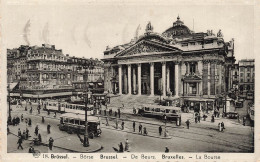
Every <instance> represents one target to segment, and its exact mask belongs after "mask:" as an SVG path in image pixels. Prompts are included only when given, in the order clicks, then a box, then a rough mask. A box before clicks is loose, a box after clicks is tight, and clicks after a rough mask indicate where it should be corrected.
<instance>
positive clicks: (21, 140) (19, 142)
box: [17, 136, 23, 150]
mask: <svg viewBox="0 0 260 162" xmlns="http://www.w3.org/2000/svg"><path fill="white" fill-rule="evenodd" d="M22 143H23V139H22V137H21V136H19V139H18V142H17V144H18V147H17V149H19V148H20V147H21V149H22V150H23V146H22Z"/></svg>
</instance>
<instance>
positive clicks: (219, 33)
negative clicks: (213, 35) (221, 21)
mask: <svg viewBox="0 0 260 162" xmlns="http://www.w3.org/2000/svg"><path fill="white" fill-rule="evenodd" d="M217 37H223V34H222V32H221V29H219V31H218V34H217Z"/></svg>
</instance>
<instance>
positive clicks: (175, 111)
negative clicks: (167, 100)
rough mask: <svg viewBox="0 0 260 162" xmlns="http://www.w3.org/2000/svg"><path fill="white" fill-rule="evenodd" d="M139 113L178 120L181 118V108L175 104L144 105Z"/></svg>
mask: <svg viewBox="0 0 260 162" xmlns="http://www.w3.org/2000/svg"><path fill="white" fill-rule="evenodd" d="M138 113H139V114H140V115H142V116H148V117H155V118H159V119H164V118H165V116H166V119H167V120H171V121H177V120H179V121H180V119H181V108H179V107H174V106H161V105H143V106H142V108H141V109H139V111H138Z"/></svg>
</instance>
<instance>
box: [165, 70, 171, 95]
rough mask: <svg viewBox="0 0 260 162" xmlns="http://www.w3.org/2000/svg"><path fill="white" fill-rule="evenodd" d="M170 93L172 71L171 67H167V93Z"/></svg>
mask: <svg viewBox="0 0 260 162" xmlns="http://www.w3.org/2000/svg"><path fill="white" fill-rule="evenodd" d="M169 91H170V69H169V66H167V67H166V92H169Z"/></svg>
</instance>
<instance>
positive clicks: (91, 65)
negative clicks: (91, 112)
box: [77, 61, 94, 147]
mask: <svg viewBox="0 0 260 162" xmlns="http://www.w3.org/2000/svg"><path fill="white" fill-rule="evenodd" d="M82 68H83V69H85V78H84V79H85V94H86V97H85V133H84V143H83V146H84V147H88V146H89V140H88V93H87V92H88V83H87V81H88V74H87V69H93V68H94V65H93V62H92V61H91V62H86V63H85V64H83V66H82V67H78V68H77V69H78V70H80V69H82Z"/></svg>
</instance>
